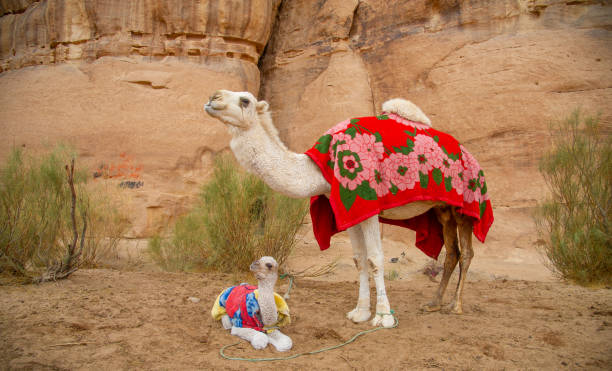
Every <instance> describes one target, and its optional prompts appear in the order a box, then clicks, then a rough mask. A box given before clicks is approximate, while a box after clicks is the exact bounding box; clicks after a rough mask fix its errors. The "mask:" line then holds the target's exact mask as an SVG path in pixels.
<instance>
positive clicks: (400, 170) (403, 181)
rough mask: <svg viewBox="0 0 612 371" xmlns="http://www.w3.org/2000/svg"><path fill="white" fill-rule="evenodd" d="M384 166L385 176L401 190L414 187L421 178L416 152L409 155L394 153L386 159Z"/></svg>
mask: <svg viewBox="0 0 612 371" xmlns="http://www.w3.org/2000/svg"><path fill="white" fill-rule="evenodd" d="M383 167H384V171H383V174H384V175H385V177H386V178H387V179H388V180H389V182H390V183H393V184H395V186H396V187H397V188H398V189H399V190H400V191H404V190H406V189H412V188H414V186H415V184H416V183H417V182H418V180H419V179H418V176H417V174H418V168H419V163H418V160H417V156H416V153H414V152H412V153H410V154H409V155H405V154H403V153H392V154H391V155H389V157H387V158H386V159H385V162H384V163H383ZM377 194H378V193H377Z"/></svg>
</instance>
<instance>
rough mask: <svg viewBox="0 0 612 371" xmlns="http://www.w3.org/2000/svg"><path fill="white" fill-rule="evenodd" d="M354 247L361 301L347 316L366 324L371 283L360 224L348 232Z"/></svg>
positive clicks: (358, 301) (368, 317)
mask: <svg viewBox="0 0 612 371" xmlns="http://www.w3.org/2000/svg"><path fill="white" fill-rule="evenodd" d="M347 232H348V234H349V237H350V239H351V245H352V247H353V261H354V262H355V267H356V268H357V271H358V272H359V299H357V306H356V307H355V309H353V310H351V311H350V312H348V313H347V314H346V317H347V318H348V319H350V320H351V321H353V322H364V321H367V320H368V319H370V315H371V312H370V282H369V274H368V264H367V263H368V261H367V255H366V247H365V243H364V240H363V232H362V230H361V225H360V224H358V225H356V226H354V227H351V228H349V229H348V230H347Z"/></svg>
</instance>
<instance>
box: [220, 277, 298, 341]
mask: <svg viewBox="0 0 612 371" xmlns="http://www.w3.org/2000/svg"><path fill="white" fill-rule="evenodd" d="M258 300H259V290H258V289H257V286H252V285H247V284H246V283H242V284H240V285H238V286H232V287H228V288H227V289H225V290H223V292H222V293H221V294H219V296H217V299H216V300H215V303H214V304H213V308H212V310H211V315H212V317H213V319H215V320H216V321H218V320H220V319H221V317H223V316H224V315H225V314H227V315H228V316H229V318H230V320H231V321H232V326H235V327H247V328H252V329H255V330H257V331H265V332H270V331H274V329H267V328H265V327H264V324H263V322H262V320H261V315H260V314H259V301H258ZM274 302H275V304H276V310H277V311H278V321H277V322H276V326H275V327H282V326H285V325H288V324H289V323H291V315H290V314H289V306H288V305H287V302H285V299H283V297H282V296H280V295H279V294H277V293H274Z"/></svg>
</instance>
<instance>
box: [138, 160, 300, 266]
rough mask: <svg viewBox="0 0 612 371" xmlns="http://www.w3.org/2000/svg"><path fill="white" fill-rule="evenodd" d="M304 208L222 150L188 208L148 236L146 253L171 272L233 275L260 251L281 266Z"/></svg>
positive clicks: (292, 244)
mask: <svg viewBox="0 0 612 371" xmlns="http://www.w3.org/2000/svg"><path fill="white" fill-rule="evenodd" d="M306 212H307V203H306V201H305V200H296V199H291V198H288V197H285V196H283V195H281V194H278V193H276V192H274V191H272V190H271V189H270V188H269V187H268V186H267V185H266V184H265V183H264V182H263V181H262V180H260V179H259V178H257V177H255V176H253V175H250V174H248V173H246V172H245V171H244V170H242V169H241V168H240V167H239V166H238V165H237V164H236V162H235V160H234V158H233V156H231V155H229V154H223V155H220V156H218V157H217V159H216V160H215V168H214V173H213V177H212V179H211V180H210V181H209V182H208V183H207V184H205V185H204V186H203V187H202V190H201V193H200V197H199V200H198V203H197V204H196V205H195V207H194V208H193V210H192V211H191V212H190V213H188V214H187V215H185V216H183V217H181V218H179V219H178V220H177V223H176V225H175V226H174V229H173V231H172V233H171V234H170V235H169V236H168V237H166V238H162V237H159V236H158V237H154V238H152V239H151V240H150V241H149V252H150V253H151V256H152V257H153V259H154V261H156V262H157V263H158V264H159V265H160V266H161V267H162V268H164V269H166V270H170V271H190V270H216V271H221V272H227V273H235V272H240V271H244V270H248V267H249V265H250V264H251V263H252V262H253V261H254V260H256V259H258V258H260V257H261V256H264V255H269V256H273V257H274V258H275V259H276V260H277V261H278V263H279V265H282V264H283V263H284V262H285V261H286V259H287V258H288V257H289V255H290V253H291V251H292V249H293V247H294V246H295V243H296V233H297V231H298V229H299V228H300V226H301V224H302V220H303V219H304V216H305V215H306Z"/></svg>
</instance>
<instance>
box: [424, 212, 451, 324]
mask: <svg viewBox="0 0 612 371" xmlns="http://www.w3.org/2000/svg"><path fill="white" fill-rule="evenodd" d="M434 210H435V212H436V216H437V217H438V221H439V222H440V224H442V232H443V235H444V247H445V248H446V258H445V259H444V271H443V273H442V280H441V281H440V286H438V291H436V295H435V296H434V298H433V300H432V301H431V302H430V303H429V304H426V305H425V306H424V307H423V308H424V309H425V310H426V311H428V312H435V311H438V310H440V309H441V305H442V297H443V296H444V292H445V291H446V287H447V286H448V281H449V279H450V277H451V275H452V273H453V271H454V270H455V267H456V266H457V260H458V259H457V258H458V255H459V246H458V242H457V222H456V221H455V218H454V217H453V215H452V213H451V209H450V208H449V207H444V208H435V209H434Z"/></svg>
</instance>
